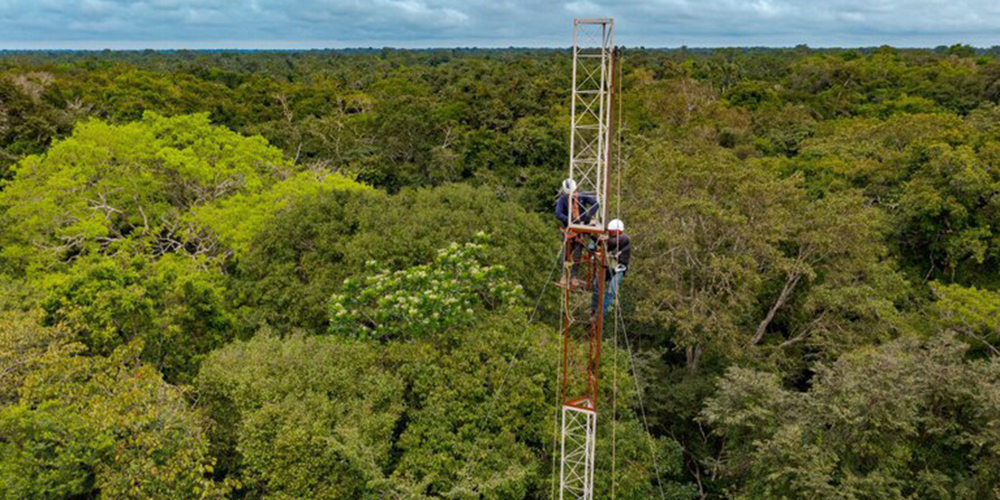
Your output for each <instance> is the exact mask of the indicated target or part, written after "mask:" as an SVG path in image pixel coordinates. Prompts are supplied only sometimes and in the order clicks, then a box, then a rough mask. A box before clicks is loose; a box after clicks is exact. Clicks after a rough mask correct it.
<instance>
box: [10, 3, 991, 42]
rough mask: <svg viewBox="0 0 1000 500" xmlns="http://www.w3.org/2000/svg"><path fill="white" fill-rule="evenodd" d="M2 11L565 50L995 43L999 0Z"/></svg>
mask: <svg viewBox="0 0 1000 500" xmlns="http://www.w3.org/2000/svg"><path fill="white" fill-rule="evenodd" d="M0 13H2V15H0V43H2V44H3V46H5V47H10V46H16V44H17V43H18V42H32V43H33V44H34V45H33V46H37V45H38V44H44V43H49V44H50V45H57V44H60V43H62V44H66V45H69V44H71V41H76V42H79V43H84V42H86V43H97V41H104V42H108V43H109V44H112V43H115V42H116V41H119V43H124V42H121V41H125V40H129V41H135V40H138V42H137V43H143V42H142V41H143V40H145V41H149V42H153V41H157V42H158V43H166V42H169V41H175V42H176V45H177V46H184V45H185V44H193V43H210V42H212V41H213V40H215V41H218V42H219V44H220V45H226V44H229V45H232V44H237V45H238V44H239V43H241V41H245V43H246V44H248V46H250V45H252V44H258V45H261V44H262V43H263V44H264V45H263V46H271V45H280V44H287V43H293V42H294V43H300V42H301V41H304V40H314V41H316V42H314V44H315V45H317V46H381V45H400V46H454V45H480V46H508V45H518V46H530V45H550V46H551V45H560V46H565V45H567V44H568V43H569V39H570V35H569V33H570V30H571V26H572V25H571V21H572V17H574V16H585V17H593V16H601V17H615V18H616V19H617V22H618V26H617V29H616V36H617V39H618V40H619V41H620V42H621V43H624V44H626V45H646V46H664V45H668V46H676V45H682V44H685V45H689V46H699V45H710V46H711V45H716V46H717V45H795V44H798V43H808V44H810V45H813V46H824V45H826V46H829V45H841V46H847V45H850V46H858V45H880V44H883V43H888V44H894V45H902V46H928V45H937V44H942V43H956V42H962V43H973V44H977V45H996V44H1000V30H997V28H998V27H1000V1H998V0H613V1H612V0H78V1H74V2H68V1H65V0H0ZM130 43H131V42H130Z"/></svg>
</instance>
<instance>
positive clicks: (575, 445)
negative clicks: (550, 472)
mask: <svg viewBox="0 0 1000 500" xmlns="http://www.w3.org/2000/svg"><path fill="white" fill-rule="evenodd" d="M596 431H597V412H595V411H594V410H589V409H584V408H579V407H575V406H568V405H563V407H562V438H561V439H562V446H561V453H560V461H559V500H593V498H594V445H595V443H596V439H595V438H596V436H595V433H596Z"/></svg>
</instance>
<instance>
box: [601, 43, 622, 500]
mask: <svg viewBox="0 0 1000 500" xmlns="http://www.w3.org/2000/svg"><path fill="white" fill-rule="evenodd" d="M618 56H619V59H618V61H617V62H618V78H617V80H618V81H617V83H618V117H617V119H616V120H615V123H616V124H617V126H618V127H617V130H616V131H615V132H616V135H617V145H616V148H615V156H616V160H615V169H616V171H617V172H616V174H617V177H618V182H617V186H616V187H615V189H616V195H615V218H616V219H619V220H620V219H621V215H622V62H623V58H622V52H621V51H619V52H618ZM616 237H617V235H616ZM620 243H621V242H620V241H619V244H620ZM619 292H620V289H619V290H617V291H616V292H615V315H616V317H617V315H619V314H620V313H619V309H620V308H619V306H618V296H619ZM601 300H602V301H603V300H604V297H601ZM614 350H615V357H614V359H613V360H612V363H613V364H612V368H611V373H612V382H611V395H612V399H611V500H615V499H616V498H617V491H618V356H619V353H618V321H617V320H616V321H615V334H614Z"/></svg>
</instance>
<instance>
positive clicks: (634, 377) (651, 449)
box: [615, 288, 666, 499]
mask: <svg viewBox="0 0 1000 500" xmlns="http://www.w3.org/2000/svg"><path fill="white" fill-rule="evenodd" d="M619 290H620V288H619ZM616 302H617V300H616ZM618 310H619V309H618V307H617V306H616V307H615V318H616V321H618V322H620V323H621V328H622V337H624V339H625V349H626V351H627V352H628V360H629V365H630V366H631V367H632V381H633V382H634V383H635V391H636V397H638V398H639V413H640V415H641V416H642V425H643V427H645V429H646V437H647V438H648V439H649V454H650V455H651V456H652V458H653V471H654V472H655V473H656V484H657V485H658V486H659V487H660V498H661V499H665V498H666V495H665V494H664V492H663V479H662V478H661V475H660V461H659V460H657V458H656V447H655V445H654V442H653V433H652V432H650V430H649V420H648V419H647V418H646V405H645V403H643V395H642V387H641V386H640V384H639V372H638V371H637V370H636V368H635V359H634V358H633V355H632V345H631V343H629V341H628V331H627V330H626V329H625V318H623V317H622V316H621V314H619V313H618Z"/></svg>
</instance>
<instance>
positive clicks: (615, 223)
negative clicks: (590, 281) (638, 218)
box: [591, 219, 632, 311]
mask: <svg viewBox="0 0 1000 500" xmlns="http://www.w3.org/2000/svg"><path fill="white" fill-rule="evenodd" d="M607 249H608V257H609V261H610V262H609V263H608V268H607V274H606V276H605V279H606V280H607V282H606V284H605V285H604V286H605V288H604V309H602V311H607V310H608V309H610V308H611V305H612V304H614V303H615V297H616V296H617V295H618V289H619V288H621V285H622V280H623V279H625V273H626V272H628V262H629V260H630V259H631V258H632V241H631V240H630V239H629V237H628V235H627V234H625V223H624V222H622V221H621V219H614V220H612V221H611V222H609V223H608V244H607ZM597 288H598V287H597V284H596V283H595V285H594V299H593V302H592V303H591V308H592V309H593V310H594V311H596V310H597V295H598V294H597Z"/></svg>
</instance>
